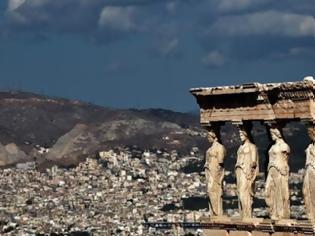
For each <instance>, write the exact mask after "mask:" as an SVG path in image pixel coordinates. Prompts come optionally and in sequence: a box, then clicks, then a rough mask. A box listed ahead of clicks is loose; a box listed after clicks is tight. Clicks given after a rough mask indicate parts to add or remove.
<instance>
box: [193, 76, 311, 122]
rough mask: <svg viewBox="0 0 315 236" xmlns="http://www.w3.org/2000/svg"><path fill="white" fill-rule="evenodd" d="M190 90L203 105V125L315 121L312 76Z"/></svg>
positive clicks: (201, 110) (201, 113)
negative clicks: (308, 78)
mask: <svg viewBox="0 0 315 236" xmlns="http://www.w3.org/2000/svg"><path fill="white" fill-rule="evenodd" d="M190 92H191V93H192V94H193V95H194V96H195V97H196V99H197V102H198V104H199V106H200V121H201V124H202V125H208V124H209V123H213V122H224V121H232V122H241V121H274V120H306V121H312V122H313V121H315V102H314V97H315V96H314V92H315V83H314V81H312V80H304V81H298V82H286V83H268V84H260V83H250V84H243V85H236V86H222V87H207V88H193V89H191V90H190Z"/></svg>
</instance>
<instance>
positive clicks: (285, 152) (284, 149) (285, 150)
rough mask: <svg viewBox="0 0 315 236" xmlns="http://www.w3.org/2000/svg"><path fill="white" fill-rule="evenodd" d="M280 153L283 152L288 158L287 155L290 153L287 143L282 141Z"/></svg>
mask: <svg viewBox="0 0 315 236" xmlns="http://www.w3.org/2000/svg"><path fill="white" fill-rule="evenodd" d="M282 153H284V154H285V155H286V157H287V158H288V157H289V154H290V147H289V145H288V144H287V143H284V144H283V145H282Z"/></svg>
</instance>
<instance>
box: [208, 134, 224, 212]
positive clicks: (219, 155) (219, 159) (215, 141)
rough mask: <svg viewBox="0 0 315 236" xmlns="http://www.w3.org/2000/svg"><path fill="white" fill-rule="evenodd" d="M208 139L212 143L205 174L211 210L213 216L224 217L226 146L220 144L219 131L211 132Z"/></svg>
mask: <svg viewBox="0 0 315 236" xmlns="http://www.w3.org/2000/svg"><path fill="white" fill-rule="evenodd" d="M207 138H208V140H209V142H211V143H212V145H211V147H210V148H209V149H208V150H207V152H206V162H205V174H206V181H207V193H208V196H209V209H210V212H211V213H212V215H214V216H220V215H223V205H222V193H223V188H222V181H223V177H224V166H223V161H224V157H225V154H226V150H225V148H224V146H223V145H222V144H221V143H220V142H219V131H218V130H211V131H209V132H208V135H207Z"/></svg>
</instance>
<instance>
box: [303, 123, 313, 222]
mask: <svg viewBox="0 0 315 236" xmlns="http://www.w3.org/2000/svg"><path fill="white" fill-rule="evenodd" d="M308 134H309V137H310V139H311V143H310V144H309V145H308V147H307V149H306V163H305V176H304V184H303V194H304V202H305V211H306V214H307V217H308V219H310V220H315V181H314V179H315V143H314V142H315V127H314V126H312V127H310V128H308Z"/></svg>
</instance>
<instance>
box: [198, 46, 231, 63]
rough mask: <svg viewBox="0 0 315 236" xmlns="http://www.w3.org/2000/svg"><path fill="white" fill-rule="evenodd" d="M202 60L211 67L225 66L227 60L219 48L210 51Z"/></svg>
mask: <svg viewBox="0 0 315 236" xmlns="http://www.w3.org/2000/svg"><path fill="white" fill-rule="evenodd" d="M201 61H202V63H203V64H204V65H206V66H209V67H219V66H223V65H224V64H225V63H226V62H227V60H226V58H225V56H224V55H223V53H221V52H219V51H217V50H214V51H211V52H209V53H208V54H207V55H206V56H205V57H204V58H202V60H201Z"/></svg>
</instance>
